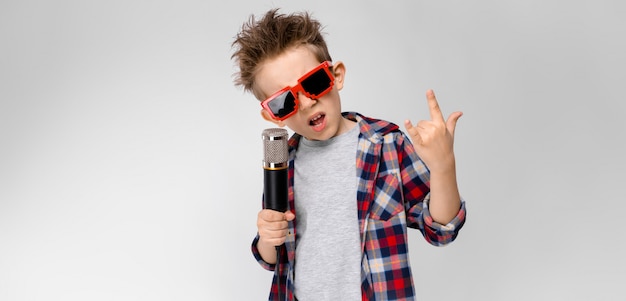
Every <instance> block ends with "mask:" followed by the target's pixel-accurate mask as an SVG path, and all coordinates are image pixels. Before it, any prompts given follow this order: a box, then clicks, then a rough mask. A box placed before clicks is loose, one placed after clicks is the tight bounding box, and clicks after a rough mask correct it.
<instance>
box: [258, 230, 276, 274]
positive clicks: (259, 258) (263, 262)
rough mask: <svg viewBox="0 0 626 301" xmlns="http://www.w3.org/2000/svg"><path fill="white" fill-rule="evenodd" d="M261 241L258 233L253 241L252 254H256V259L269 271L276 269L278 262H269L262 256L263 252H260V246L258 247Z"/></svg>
mask: <svg viewBox="0 0 626 301" xmlns="http://www.w3.org/2000/svg"><path fill="white" fill-rule="evenodd" d="M258 242H259V235H258V234H257V235H256V237H255V238H254V240H253V241H252V255H254V259H256V261H257V262H258V263H259V264H260V265H261V267H263V268H264V269H266V270H268V271H274V270H275V269H276V264H271V263H267V262H266V261H265V260H263V257H261V253H260V252H259V248H257V243H258Z"/></svg>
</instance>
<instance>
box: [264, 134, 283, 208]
mask: <svg viewBox="0 0 626 301" xmlns="http://www.w3.org/2000/svg"><path fill="white" fill-rule="evenodd" d="M262 137H263V206H264V207H265V209H271V210H275V211H279V212H285V211H287V207H288V198H289V183H288V181H287V179H288V167H289V146H288V145H287V139H288V134H287V130H285V129H282V128H270V129H265V130H263V134H262Z"/></svg>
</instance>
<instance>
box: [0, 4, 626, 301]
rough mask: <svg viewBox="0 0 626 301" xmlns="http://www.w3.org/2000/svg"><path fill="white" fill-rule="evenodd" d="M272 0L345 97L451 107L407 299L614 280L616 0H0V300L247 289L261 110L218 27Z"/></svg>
mask: <svg viewBox="0 0 626 301" xmlns="http://www.w3.org/2000/svg"><path fill="white" fill-rule="evenodd" d="M273 7H282V8H283V10H282V11H283V12H292V11H296V10H302V9H306V10H309V11H311V12H312V13H313V15H314V16H315V17H316V18H318V19H319V20H320V21H321V22H322V23H323V24H325V26H326V27H325V31H326V33H327V35H326V38H327V42H328V44H329V47H330V51H331V55H332V56H333V59H334V60H335V61H337V60H341V61H343V62H344V63H345V64H346V67H347V79H346V84H345V88H344V90H343V91H342V101H343V109H344V110H354V111H359V112H361V113H363V114H365V115H369V116H373V117H377V118H383V119H387V120H390V121H393V122H396V123H399V124H401V123H402V121H403V120H404V119H405V118H410V119H412V120H413V121H417V120H419V119H424V118H427V117H428V111H427V105H426V100H425V97H424V93H425V91H426V89H429V88H432V89H434V90H435V92H436V93H437V96H438V99H439V101H440V104H441V107H442V108H443V110H444V113H445V114H446V115H447V114H449V113H451V112H452V111H454V110H461V111H463V112H464V114H465V115H464V116H463V117H462V118H461V119H460V120H459V123H458V127H457V137H456V144H455V149H456V153H457V168H458V177H459V185H460V189H461V193H462V195H463V196H464V198H465V199H466V200H467V206H468V220H467V223H466V225H465V227H464V229H463V230H462V231H461V233H460V235H459V237H458V239H457V241H456V242H454V243H453V244H451V245H449V246H447V247H444V248H436V247H432V246H430V245H428V244H426V243H425V242H424V240H423V239H422V237H421V236H420V235H419V232H417V231H412V232H411V233H412V235H411V237H410V239H411V245H410V250H411V260H412V266H413V272H414V278H415V284H416V290H417V296H418V298H419V299H420V300H619V299H622V298H624V294H623V292H622V289H623V285H624V281H625V279H626V259H625V257H624V255H623V254H625V251H626V250H625V237H626V235H624V233H623V231H622V224H623V222H622V220H621V219H622V218H623V217H624V210H625V209H626V206H624V201H625V199H624V197H623V191H624V187H625V183H624V180H626V178H625V177H624V172H625V171H626V164H625V159H624V157H623V154H624V153H625V152H626V148H625V147H624V137H625V135H624V130H625V129H626V128H625V126H624V125H623V121H622V116H623V114H624V111H625V108H626V106H625V105H624V101H625V100H626V98H625V96H626V92H625V87H624V83H625V82H626V71H625V67H626V57H625V53H626V39H625V38H624V37H626V18H624V16H625V15H626V4H624V2H623V1H617V0H615V1H609V0H603V1H583V0H581V1H566V0H558V1H557V0H551V1H545V0H544V1H538V0H526V1H495V0H494V1H486V0H481V1H371V0H370V1H335V0H333V1H330V0H328V1H307V2H304V1H287V0H285V1H257V0H247V1H219V2H218V1H213V2H211V1H199V0H183V1H163V0H160V1H137V0H133V1H120V0H114V1H78V0H74V1H43V0H27V1H16V0H8V1H7V0H4V1H2V2H0V300H7V301H17V300H265V299H266V297H267V294H268V290H269V285H270V281H271V273H270V272H267V271H265V270H263V269H262V268H260V267H259V266H258V265H257V263H256V262H255V261H254V259H253V257H252V255H251V253H250V242H251V240H252V238H253V236H254V234H255V232H256V225H255V224H256V214H257V212H258V210H259V209H260V205H261V199H260V197H261V190H262V168H261V157H262V143H261V140H260V135H261V132H262V130H263V129H264V128H268V127H273V125H272V124H270V123H267V122H266V121H264V120H262V119H261V117H260V115H259V109H260V107H259V105H258V103H257V101H256V100H255V99H254V98H253V97H252V96H251V95H249V94H245V93H243V92H242V90H241V89H238V88H235V87H234V86H233V84H232V79H233V77H232V75H233V73H234V72H235V68H234V63H233V61H231V60H230V55H231V54H232V49H231V45H230V44H231V42H232V40H233V37H234V36H235V34H236V33H237V32H238V30H239V28H240V26H241V24H242V23H243V22H244V21H245V20H246V19H247V18H248V16H250V15H251V14H256V15H259V14H262V13H264V12H265V11H267V10H268V9H270V8H273ZM622 300H623V299H622Z"/></svg>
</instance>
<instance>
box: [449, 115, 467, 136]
mask: <svg viewBox="0 0 626 301" xmlns="http://www.w3.org/2000/svg"><path fill="white" fill-rule="evenodd" d="M461 116H463V112H454V113H452V114H450V116H449V117H448V120H446V128H447V129H448V132H450V134H451V135H452V136H454V130H455V129H456V123H457V121H458V120H459V118H461Z"/></svg>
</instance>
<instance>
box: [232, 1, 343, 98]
mask: <svg viewBox="0 0 626 301" xmlns="http://www.w3.org/2000/svg"><path fill="white" fill-rule="evenodd" d="M300 45H305V46H306V47H309V48H310V49H311V50H312V51H313V53H314V54H315V56H316V57H317V59H318V60H319V62H320V63H321V62H323V61H332V59H331V57H330V54H329V52H328V48H327V46H326V42H325V41H324V38H323V37H322V25H321V24H320V22H319V21H317V20H315V19H313V18H312V17H311V14H309V13H308V12H300V13H292V14H288V15H286V14H280V13H278V9H272V10H270V11H268V12H267V13H265V15H264V16H263V18H261V19H260V20H257V19H256V18H255V17H254V15H252V16H250V18H249V20H248V21H247V22H245V23H244V24H243V26H242V27H241V31H240V32H239V33H238V34H237V36H236V37H235V40H234V41H233V43H232V46H233V48H235V52H234V53H233V55H232V56H231V59H234V60H235V62H236V63H238V64H239V71H238V72H237V73H235V79H234V82H235V85H236V86H243V88H244V91H246V92H252V94H254V96H255V97H256V98H257V99H260V100H261V97H262V96H261V95H260V93H259V91H256V90H255V85H254V83H255V82H254V80H255V76H256V72H257V71H258V70H257V67H258V66H259V65H260V64H261V63H262V62H263V61H264V60H267V59H271V58H274V57H276V56H278V55H280V54H282V53H284V52H285V51H286V50H288V49H290V48H293V47H296V46H300Z"/></svg>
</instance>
